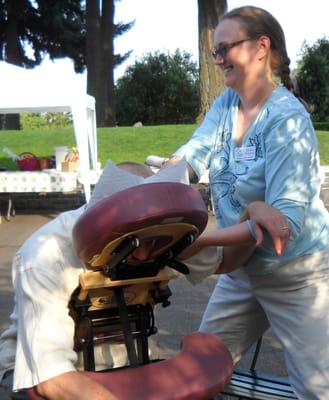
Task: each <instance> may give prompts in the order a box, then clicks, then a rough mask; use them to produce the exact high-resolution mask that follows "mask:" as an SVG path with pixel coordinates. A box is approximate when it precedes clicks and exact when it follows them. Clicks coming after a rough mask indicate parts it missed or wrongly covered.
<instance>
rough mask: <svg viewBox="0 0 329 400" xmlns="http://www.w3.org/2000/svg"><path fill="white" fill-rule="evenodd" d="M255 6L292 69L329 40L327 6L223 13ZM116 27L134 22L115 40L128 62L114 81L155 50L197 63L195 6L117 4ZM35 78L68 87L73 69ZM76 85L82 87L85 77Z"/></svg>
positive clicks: (275, 2) (157, 0)
mask: <svg viewBox="0 0 329 400" xmlns="http://www.w3.org/2000/svg"><path fill="white" fill-rule="evenodd" d="M243 5H255V6H259V7H262V8H265V9H267V10H268V11H269V12H271V13H272V14H273V15H274V16H275V17H276V18H277V19H278V21H279V22H280V24H281V26H282V28H283V30H284V32H285V35H286V42H287V50H288V55H289V57H290V59H291V68H294V67H296V62H297V60H298V58H299V56H300V53H301V47H302V44H303V41H304V40H305V41H306V43H307V44H309V45H313V44H314V43H315V41H316V40H317V39H320V38H323V37H324V36H326V37H329V24H328V12H327V1H326V0H312V2H310V1H307V0H299V1H296V0H249V1H246V0H228V9H229V10H230V9H232V8H235V7H239V6H243ZM115 7H116V10H115V22H118V21H122V22H130V21H132V20H135V25H134V27H133V28H132V29H131V30H130V31H128V32H127V33H125V34H123V35H122V36H120V37H118V38H117V39H115V42H114V48H115V52H116V53H125V52H127V51H129V50H133V52H132V54H131V56H130V57H129V59H128V60H127V61H126V62H125V63H124V64H122V65H121V66H119V67H117V68H116V69H115V71H114V76H115V80H116V79H118V78H119V77H120V76H122V75H123V74H124V72H125V69H126V68H127V66H129V65H132V64H134V62H135V60H138V59H140V58H141V57H142V56H143V55H145V54H147V53H149V52H153V51H155V50H161V51H168V52H170V53H173V52H174V51H175V50H176V49H177V48H179V49H180V50H185V51H187V52H189V53H190V54H191V55H192V57H193V59H194V60H196V61H197V60H198V14H197V12H198V8H197V0H120V1H117V2H116V5H115ZM38 68H40V73H42V74H43V75H44V74H47V73H48V71H49V76H52V78H54V77H56V76H58V77H59V78H60V79H67V81H69V80H70V79H72V77H75V73H74V69H73V63H72V62H71V61H70V60H68V59H66V60H56V61H55V62H52V61H49V60H45V61H44V62H43V63H42V65H41V66H40V67H38ZM77 79H78V80H79V82H80V84H81V85H82V86H84V87H85V85H86V74H83V75H82V74H78V77H77Z"/></svg>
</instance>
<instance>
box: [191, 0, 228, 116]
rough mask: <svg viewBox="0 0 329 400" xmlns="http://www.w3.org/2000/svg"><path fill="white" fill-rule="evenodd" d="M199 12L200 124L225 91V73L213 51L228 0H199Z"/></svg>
mask: <svg viewBox="0 0 329 400" xmlns="http://www.w3.org/2000/svg"><path fill="white" fill-rule="evenodd" d="M198 10H199V17H198V22H199V65H200V114H199V116H198V117H197V122H198V123H200V122H201V121H202V120H203V118H204V116H205V114H206V113H207V111H208V110H209V108H210V107H211V105H212V103H213V101H214V100H215V98H216V97H217V96H218V95H219V93H220V92H221V91H223V89H224V79H223V73H222V72H221V71H219V70H218V69H217V68H216V66H215V64H214V60H213V57H212V55H211V52H212V50H213V47H214V46H213V43H214V41H213V37H214V30H215V28H216V26H217V24H218V20H219V17H220V16H222V15H223V14H224V13H225V12H226V10H227V1H226V0H198Z"/></svg>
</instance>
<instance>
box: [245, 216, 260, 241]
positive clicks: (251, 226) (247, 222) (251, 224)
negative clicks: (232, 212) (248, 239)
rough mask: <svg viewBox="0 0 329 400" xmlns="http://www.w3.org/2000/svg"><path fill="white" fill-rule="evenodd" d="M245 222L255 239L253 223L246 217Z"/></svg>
mask: <svg viewBox="0 0 329 400" xmlns="http://www.w3.org/2000/svg"><path fill="white" fill-rule="evenodd" d="M245 222H246V225H247V228H248V230H249V232H250V234H251V236H252V237H253V238H254V239H255V240H256V241H257V235H256V231H255V228H254V224H253V223H252V221H251V220H250V219H247V220H246V221H245Z"/></svg>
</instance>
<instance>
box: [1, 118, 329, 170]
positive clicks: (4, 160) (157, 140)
mask: <svg viewBox="0 0 329 400" xmlns="http://www.w3.org/2000/svg"><path fill="white" fill-rule="evenodd" d="M195 128H196V125H160V126H146V127H142V128H133V127H120V128H99V129H98V130H97V135H98V153H99V160H100V161H101V163H102V166H104V164H105V162H106V160H108V159H111V160H112V161H113V162H115V163H116V162H121V161H126V160H130V161H137V162H144V161H145V158H146V157H147V156H148V155H150V154H155V155H161V156H163V157H168V156H169V155H170V154H172V152H173V151H175V150H176V149H177V148H178V147H179V146H180V145H181V144H183V143H185V142H186V141H187V140H188V138H189V137H190V136H191V134H192V132H193V131H194V129H195ZM317 136H318V139H319V148H320V160H321V164H329V131H317ZM75 145H76V144H75V138H74V133H73V127H68V128H65V129H63V128H61V129H51V128H47V129H43V130H32V131H0V167H5V168H7V169H17V167H16V164H15V163H14V162H12V161H11V160H10V159H9V158H8V157H7V156H6V154H5V153H3V152H2V148H3V147H8V148H10V149H11V150H13V151H14V152H15V153H17V154H19V153H22V152H24V151H28V152H31V153H33V154H35V155H36V156H38V157H47V156H50V155H53V154H54V147H56V146H69V147H72V146H75Z"/></svg>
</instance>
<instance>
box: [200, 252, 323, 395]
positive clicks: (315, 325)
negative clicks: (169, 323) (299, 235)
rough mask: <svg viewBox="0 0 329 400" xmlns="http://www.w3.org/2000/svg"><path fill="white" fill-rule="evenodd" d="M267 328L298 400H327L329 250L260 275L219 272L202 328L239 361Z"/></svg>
mask: <svg viewBox="0 0 329 400" xmlns="http://www.w3.org/2000/svg"><path fill="white" fill-rule="evenodd" d="M269 326H270V327H271V328H272V330H273V332H274V333H275V335H276V336H277V337H278V339H279V341H280V342H281V344H282V347H283V351H284V356H285V362H286V367H287V370H288V374H289V379H290V382H291V385H292V387H293V388H294V391H295V392H296V395H297V396H298V398H299V399H303V400H313V399H321V400H328V399H329V248H327V249H325V250H322V251H320V252H318V253H315V254H313V255H311V256H306V257H302V258H300V259H298V261H294V262H290V263H288V264H287V265H285V266H283V267H281V268H279V269H278V270H277V271H276V272H273V273H272V274H269V275H264V276H248V275H247V274H246V273H245V272H244V270H243V268H240V269H239V270H237V271H234V272H233V273H230V274H228V275H222V276H220V278H219V280H218V283H217V285H216V287H215V289H214V291H213V293H212V295H211V298H210V300H209V303H208V306H207V308H206V311H205V314H204V316H203V319H202V322H201V326H200V331H205V332H212V333H215V334H217V335H218V336H220V337H221V339H222V340H223V341H224V342H225V343H226V345H227V347H228V348H229V350H230V351H231V353H232V356H233V359H234V361H235V362H237V361H238V360H239V359H240V358H241V356H242V355H243V354H244V353H245V352H246V351H247V350H248V349H249V347H250V346H251V345H252V344H253V343H254V342H255V341H256V340H257V339H258V338H259V337H260V336H261V335H262V334H263V333H264V332H265V330H266V329H267V328H268V327H269Z"/></svg>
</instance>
